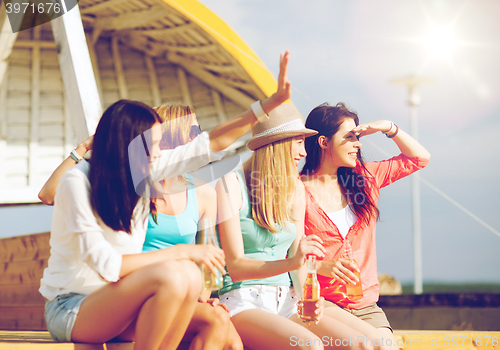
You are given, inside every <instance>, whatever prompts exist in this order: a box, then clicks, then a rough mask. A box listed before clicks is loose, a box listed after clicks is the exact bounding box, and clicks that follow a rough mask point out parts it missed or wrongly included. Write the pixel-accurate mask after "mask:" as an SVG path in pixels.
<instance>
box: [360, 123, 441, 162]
mask: <svg viewBox="0 0 500 350" xmlns="http://www.w3.org/2000/svg"><path fill="white" fill-rule="evenodd" d="M352 131H353V132H354V133H356V134H357V135H358V136H359V137H363V136H366V135H370V134H374V133H376V132H378V131H380V132H382V133H384V134H386V135H388V136H392V135H394V136H393V137H392V140H393V141H394V142H395V143H396V145H397V146H398V147H399V149H400V151H401V153H403V154H404V155H405V156H407V157H418V158H422V159H430V158H431V154H430V153H429V152H428V151H427V150H426V149H425V148H424V146H422V145H421V144H420V143H419V142H418V141H417V140H415V139H414V138H413V137H411V136H410V135H408V134H407V133H406V132H404V131H403V130H401V129H400V128H399V127H397V126H396V124H394V123H393V122H391V121H389V120H378V121H374V122H371V123H366V124H361V125H358V126H357V127H355V128H354V129H352Z"/></svg>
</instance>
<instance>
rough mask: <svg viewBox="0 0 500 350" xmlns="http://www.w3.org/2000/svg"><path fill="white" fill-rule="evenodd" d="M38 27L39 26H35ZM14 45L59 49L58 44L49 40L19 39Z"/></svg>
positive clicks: (18, 46) (16, 46)
mask: <svg viewBox="0 0 500 350" xmlns="http://www.w3.org/2000/svg"><path fill="white" fill-rule="evenodd" d="M35 28H38V27H35ZM14 47H15V48H16V49H17V48H23V49H25V48H35V47H37V48H39V49H41V48H44V49H57V45H56V43H55V42H53V41H47V40H17V41H16V42H15V43H14Z"/></svg>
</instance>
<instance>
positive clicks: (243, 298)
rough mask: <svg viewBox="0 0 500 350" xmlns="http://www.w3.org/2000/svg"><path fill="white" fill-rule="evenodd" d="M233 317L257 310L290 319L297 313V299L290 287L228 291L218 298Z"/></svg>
mask: <svg viewBox="0 0 500 350" xmlns="http://www.w3.org/2000/svg"><path fill="white" fill-rule="evenodd" d="M219 299H220V302H221V303H223V304H226V306H227V307H228V308H229V310H230V311H229V315H230V316H234V315H236V314H237V313H240V312H242V311H245V310H252V309H259V310H264V311H267V312H270V313H272V314H275V315H280V316H283V317H285V318H290V317H292V316H293V315H295V314H296V313H297V301H298V298H297V296H296V295H295V292H294V290H293V288H292V287H275V286H265V285H255V286H252V287H245V288H239V289H233V290H230V291H229V292H227V293H224V294H222V295H220V296H219Z"/></svg>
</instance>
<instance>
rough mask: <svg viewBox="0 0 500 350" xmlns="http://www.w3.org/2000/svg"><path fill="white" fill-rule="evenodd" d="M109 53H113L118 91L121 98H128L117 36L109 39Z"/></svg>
mask: <svg viewBox="0 0 500 350" xmlns="http://www.w3.org/2000/svg"><path fill="white" fill-rule="evenodd" d="M111 53H112V55H113V64H114V66H115V74H116V82H117V83H118V93H119V96H120V98H121V99H127V98H128V89H127V81H126V80H125V74H124V72H123V64H122V56H121V54H120V46H119V44H118V37H117V36H113V38H112V39H111Z"/></svg>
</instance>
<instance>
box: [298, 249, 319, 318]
mask: <svg viewBox="0 0 500 350" xmlns="http://www.w3.org/2000/svg"><path fill="white" fill-rule="evenodd" d="M319 298H320V286H319V282H318V277H317V276H316V255H309V257H308V259H307V278H306V282H305V283H304V300H303V305H304V307H303V310H302V319H303V320H305V321H309V322H314V321H316V317H317V316H316V314H315V311H316V302H317V301H318V300H319Z"/></svg>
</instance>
